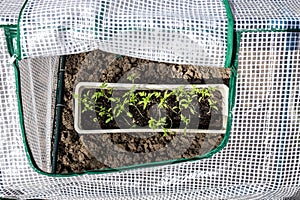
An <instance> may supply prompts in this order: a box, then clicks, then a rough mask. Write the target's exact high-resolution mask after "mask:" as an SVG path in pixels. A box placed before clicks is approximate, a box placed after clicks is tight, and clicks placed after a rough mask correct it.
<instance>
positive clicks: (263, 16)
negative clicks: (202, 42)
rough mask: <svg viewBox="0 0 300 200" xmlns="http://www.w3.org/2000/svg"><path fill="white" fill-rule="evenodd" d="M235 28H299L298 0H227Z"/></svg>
mask: <svg viewBox="0 0 300 200" xmlns="http://www.w3.org/2000/svg"><path fill="white" fill-rule="evenodd" d="M229 2H230V5H231V9H232V12H233V16H234V19H235V23H236V24H235V29H236V30H240V31H241V30H247V31H249V30H269V31H271V30H272V29H273V28H274V29H279V30H287V29H293V30H295V29H300V4H299V1H298V0H279V1H274V0H255V1H249V0H229Z"/></svg>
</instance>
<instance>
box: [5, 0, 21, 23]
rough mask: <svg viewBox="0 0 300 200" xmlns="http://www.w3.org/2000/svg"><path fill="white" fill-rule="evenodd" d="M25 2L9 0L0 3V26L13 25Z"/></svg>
mask: <svg viewBox="0 0 300 200" xmlns="http://www.w3.org/2000/svg"><path fill="white" fill-rule="evenodd" d="M24 2H25V1H22V0H11V1H1V2H0V25H15V24H17V22H18V17H19V13H20V10H21V8H22V5H23V3H24Z"/></svg>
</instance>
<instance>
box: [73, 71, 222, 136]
mask: <svg viewBox="0 0 300 200" xmlns="http://www.w3.org/2000/svg"><path fill="white" fill-rule="evenodd" d="M127 79H128V80H130V81H131V83H132V87H131V88H130V89H129V90H127V91H124V90H115V91H114V90H113V89H112V88H110V87H108V86H107V84H106V83H102V85H101V86H100V88H99V89H97V90H94V91H92V90H88V91H85V92H84V94H83V96H82V97H79V96H78V95H75V98H78V99H79V101H80V102H81V106H82V107H83V109H82V113H85V112H87V111H93V112H96V113H97V117H95V118H94V119H93V122H94V123H99V124H100V126H101V128H104V129H116V128H120V127H121V128H136V127H138V126H139V127H145V126H146V127H149V128H151V129H153V130H157V129H159V130H162V131H163V133H164V136H166V135H167V134H168V133H170V134H173V132H172V131H171V130H170V129H178V128H180V129H184V133H186V131H187V129H188V128H190V127H192V128H193V127H196V128H197V129H198V128H204V129H205V128H206V129H207V128H208V125H209V122H208V123H206V124H203V123H202V124H201V123H199V122H197V120H194V119H200V120H201V118H202V119H203V118H210V117H211V112H213V111H218V110H219V108H218V107H219V105H218V103H217V100H216V99H215V98H214V92H215V91H216V89H215V88H212V87H207V88H197V87H196V86H195V85H193V86H192V88H191V89H186V88H184V87H183V86H180V87H178V88H175V89H172V90H171V89H168V90H141V89H137V87H136V85H135V84H134V80H135V77H134V74H132V75H131V76H129V77H128V78H127ZM201 107H204V109H203V108H202V109H201ZM199 108H200V109H199Z"/></svg>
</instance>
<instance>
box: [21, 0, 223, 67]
mask: <svg viewBox="0 0 300 200" xmlns="http://www.w3.org/2000/svg"><path fill="white" fill-rule="evenodd" d="M49 16H51V17H49ZM20 27H21V46H22V50H23V52H22V57H37V56H41V55H43V56H53V55H63V54H73V53H79V52H83V51H91V50H94V49H98V48H100V49H101V50H103V51H107V52H111V53H116V54H121V55H128V56H133V57H139V58H145V59H150V60H155V61H164V62H172V63H175V62H176V63H180V64H197V65H209V66H216V67H223V66H224V62H225V55H226V45H227V42H226V40H227V36H226V35H227V15H226V10H225V8H224V4H223V1H221V0H217V1H216V0H209V1H204V0H201V1H199V0H197V1H196V0H192V1H188V2H186V1H181V0H177V1H175V2H174V1H163V0H147V1H135V0H126V1H121V0H115V1H84V0H80V1H79V0H76V1H75V0H68V1H63V2H60V1H33V0H32V1H28V3H27V4H26V7H25V9H24V11H23V13H22V17H21V22H20Z"/></svg>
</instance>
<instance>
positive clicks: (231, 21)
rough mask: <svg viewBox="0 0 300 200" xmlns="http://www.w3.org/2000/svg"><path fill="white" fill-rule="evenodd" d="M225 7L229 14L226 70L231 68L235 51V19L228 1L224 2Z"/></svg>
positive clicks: (224, 0)
mask: <svg viewBox="0 0 300 200" xmlns="http://www.w3.org/2000/svg"><path fill="white" fill-rule="evenodd" d="M223 3H224V5H225V9H226V14H227V19H228V23H227V51H226V60H225V66H224V67H225V68H229V67H231V61H232V51H233V34H234V18H233V15H232V11H231V8H230V4H229V2H228V0H223Z"/></svg>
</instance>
